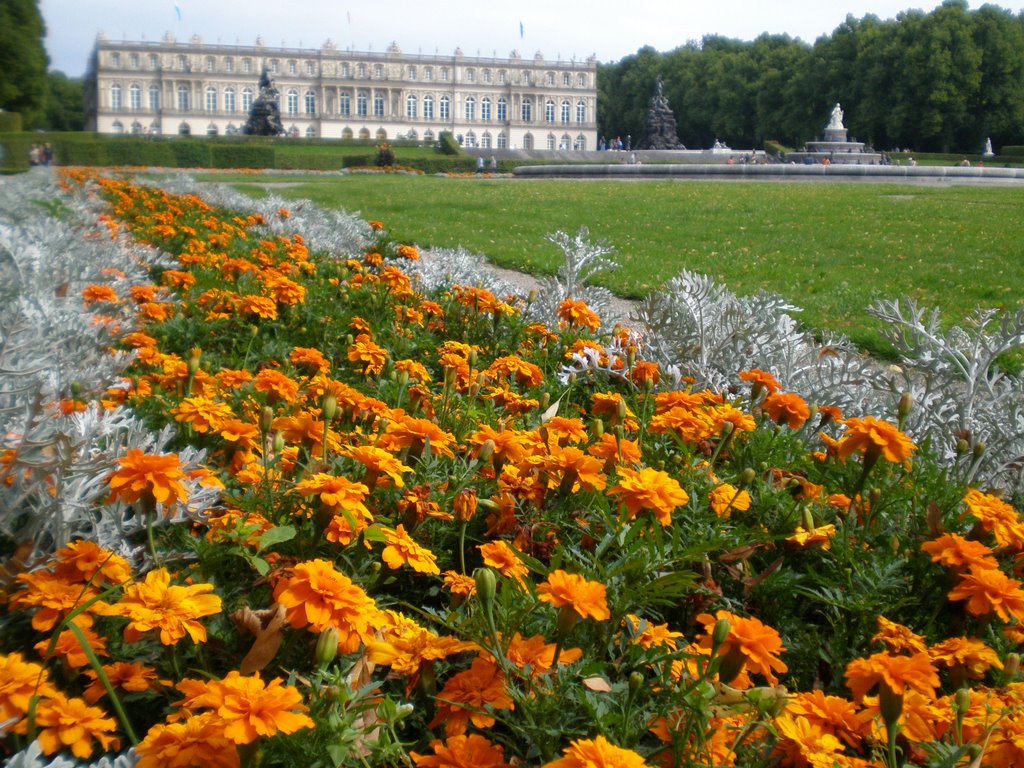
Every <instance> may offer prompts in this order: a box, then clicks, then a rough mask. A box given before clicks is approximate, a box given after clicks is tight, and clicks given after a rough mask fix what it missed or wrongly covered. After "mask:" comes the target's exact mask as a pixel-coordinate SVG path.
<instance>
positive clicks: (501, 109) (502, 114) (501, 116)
mask: <svg viewBox="0 0 1024 768" xmlns="http://www.w3.org/2000/svg"><path fill="white" fill-rule="evenodd" d="M507 121H508V102H507V101H505V97H504V96H502V97H501V98H499V99H498V122H499V123H504V122H507Z"/></svg>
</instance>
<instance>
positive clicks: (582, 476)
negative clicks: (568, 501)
mask: <svg viewBox="0 0 1024 768" xmlns="http://www.w3.org/2000/svg"><path fill="white" fill-rule="evenodd" d="M549 451H550V453H548V454H547V455H543V454H541V455H539V456H534V457H531V458H530V459H529V461H530V463H531V464H535V465H536V466H538V467H540V468H541V469H543V470H544V471H545V472H546V473H547V475H548V487H550V488H556V487H557V488H558V489H559V490H560V491H562V492H564V493H569V492H574V491H578V490H581V489H582V490H587V491H600V490H603V489H604V487H605V485H606V482H607V481H606V480H605V477H604V473H603V471H602V470H603V469H604V462H603V461H601V460H600V459H597V458H594V457H593V456H588V455H587V454H586V453H584V452H583V451H582V450H580V449H579V448H577V447H575V446H572V445H567V446H561V445H557V444H552V445H550V446H549Z"/></svg>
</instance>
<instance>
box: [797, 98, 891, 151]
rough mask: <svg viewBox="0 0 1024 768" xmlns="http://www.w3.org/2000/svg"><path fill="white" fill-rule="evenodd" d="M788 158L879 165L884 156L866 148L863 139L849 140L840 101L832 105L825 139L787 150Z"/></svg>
mask: <svg viewBox="0 0 1024 768" xmlns="http://www.w3.org/2000/svg"><path fill="white" fill-rule="evenodd" d="M786 160H787V161H788V162H794V163H805V164H807V165H812V164H815V163H824V161H826V160H828V162H829V164H833V163H835V164H838V165H878V164H879V163H880V162H881V160H882V156H881V154H879V153H878V152H873V151H870V150H868V149H865V147H864V142H862V141H848V140H847V132H846V128H845V126H843V108H842V107H840V106H839V104H838V102H837V103H836V105H835V106H834V107H832V114H831V115H830V116H829V121H828V125H827V126H825V140H824V141H809V142H807V143H806V144H805V145H804V148H803V151H801V152H787V153H786Z"/></svg>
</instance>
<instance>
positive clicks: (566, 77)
mask: <svg viewBox="0 0 1024 768" xmlns="http://www.w3.org/2000/svg"><path fill="white" fill-rule="evenodd" d="M562 85H564V86H565V87H566V88H568V87H569V86H570V85H572V75H570V74H569V73H568V72H563V73H562Z"/></svg>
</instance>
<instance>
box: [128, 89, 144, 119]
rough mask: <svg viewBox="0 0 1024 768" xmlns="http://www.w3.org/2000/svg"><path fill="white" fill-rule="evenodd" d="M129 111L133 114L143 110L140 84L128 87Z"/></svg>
mask: <svg viewBox="0 0 1024 768" xmlns="http://www.w3.org/2000/svg"><path fill="white" fill-rule="evenodd" d="M128 109H130V110H131V111H132V112H138V111H139V110H140V109H142V86H141V85H139V84H138V83H132V84H131V85H129V86H128Z"/></svg>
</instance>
